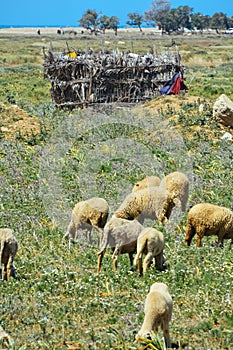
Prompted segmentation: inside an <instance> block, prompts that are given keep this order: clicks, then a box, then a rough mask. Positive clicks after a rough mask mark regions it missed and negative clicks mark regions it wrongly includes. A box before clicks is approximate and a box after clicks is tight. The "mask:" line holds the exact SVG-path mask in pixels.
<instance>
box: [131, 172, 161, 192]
mask: <svg viewBox="0 0 233 350" xmlns="http://www.w3.org/2000/svg"><path fill="white" fill-rule="evenodd" d="M160 182H161V180H160V178H159V177H158V176H147V177H145V178H144V179H142V180H141V181H138V182H137V183H136V184H135V185H134V187H133V189H132V192H135V191H138V190H142V189H143V188H147V187H154V186H159V185H160Z"/></svg>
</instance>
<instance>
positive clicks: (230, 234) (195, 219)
mask: <svg viewBox="0 0 233 350" xmlns="http://www.w3.org/2000/svg"><path fill="white" fill-rule="evenodd" d="M195 233H196V234H197V237H196V242H197V247H201V246H202V244H201V240H202V238H203V237H204V236H212V235H217V236H218V244H220V245H221V246H223V240H224V239H231V240H232V239H233V212H232V211H231V210H230V209H228V208H225V207H220V206H218V205H214V204H210V203H199V204H196V205H194V206H193V207H192V208H191V209H190V210H189V212H188V217H187V224H186V236H185V242H186V244H187V246H190V244H191V241H192V238H193V237H194V235H195Z"/></svg>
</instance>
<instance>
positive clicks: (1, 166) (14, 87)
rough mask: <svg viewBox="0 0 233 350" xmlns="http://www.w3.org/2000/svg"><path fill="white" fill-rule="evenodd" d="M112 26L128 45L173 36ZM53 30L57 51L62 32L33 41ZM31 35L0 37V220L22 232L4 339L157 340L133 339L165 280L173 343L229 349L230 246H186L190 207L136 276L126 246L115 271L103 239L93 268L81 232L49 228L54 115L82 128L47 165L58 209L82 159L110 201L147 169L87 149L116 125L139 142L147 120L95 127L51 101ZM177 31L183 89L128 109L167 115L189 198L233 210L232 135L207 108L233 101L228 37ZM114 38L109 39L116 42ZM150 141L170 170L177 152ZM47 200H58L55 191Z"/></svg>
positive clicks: (115, 343)
mask: <svg viewBox="0 0 233 350" xmlns="http://www.w3.org/2000/svg"><path fill="white" fill-rule="evenodd" d="M120 35H122V39H124V40H125V46H126V47H132V43H133V46H134V49H135V51H136V52H138V51H142V52H145V51H147V50H149V49H150V48H151V47H153V45H155V44H156V45H157V46H158V47H160V45H161V46H163V47H164V46H166V45H168V44H169V43H170V38H169V39H168V38H166V39H162V38H160V37H157V38H149V37H148V38H146V37H145V36H141V35H140V33H139V32H138V36H137V37H133V38H131V37H129V34H125V36H123V34H120V33H119V38H121V36H120ZM145 38H146V39H145ZM50 39H52V41H53V46H54V51H56V50H58V49H59V50H65V49H66V44H65V40H64V39H62V38H61V39H60V40H58V39H57V37H55V36H54V37H50V38H49V37H48V38H45V40H44V41H43V42H41V43H40V44H43V45H44V46H45V48H46V49H48V47H49V44H50ZM39 40H41V39H39V38H38V37H22V38H21V37H19V36H16V37H15V38H13V37H11V40H10V41H9V40H6V38H5V37H3V36H1V37H0V43H1V45H0V48H1V49H0V51H1V52H0V53H1V55H0V128H1V127H4V128H6V127H8V129H9V133H6V132H5V131H4V128H3V129H1V131H0V183H1V192H0V207H1V211H0V226H1V227H4V226H8V227H9V226H10V227H12V228H13V229H14V230H15V233H16V236H17V239H18V241H19V252H18V255H17V256H16V258H15V265H16V268H17V276H18V278H17V279H16V280H14V279H11V280H10V281H9V282H3V281H1V288H0V309H1V313H0V324H1V326H2V327H3V328H4V329H5V330H6V331H7V332H8V333H9V334H10V335H11V337H12V339H13V340H12V341H11V342H9V343H8V345H7V347H8V349H15V350H20V349H21V350H22V349H27V350H29V349H30V350H34V349H35V350H38V349H50V350H52V349H54V350H58V349H64V350H65V349H93V350H94V349H109V350H110V349H119V350H120V349H121V350H122V349H125V350H126V349H127V350H129V349H134V350H136V349H163V341H162V335H161V333H159V334H158V335H156V336H155V338H154V339H152V342H151V343H150V342H148V341H147V340H144V342H143V343H142V344H141V346H140V345H139V344H138V343H137V342H136V341H135V335H136V333H137V331H138V330H139V328H140V326H141V323H142V320H143V305H144V300H145V297H146V294H147V293H148V291H149V287H150V285H151V284H152V283H153V282H155V281H161V282H165V283H167V284H168V286H169V290H170V292H171V295H172V296H173V299H174V313H173V318H172V322H171V330H170V331H171V337H172V342H173V343H174V344H176V345H177V346H179V348H180V349H182V348H183V349H186V350H196V349H203V350H207V349H211V350H223V349H227V350H231V349H232V346H233V333H232V325H233V318H232V248H231V247H230V242H229V241H226V243H225V245H224V248H223V249H220V248H218V247H216V245H215V243H214V242H215V239H216V237H209V238H207V237H205V238H204V239H203V247H202V248H200V249H197V248H196V246H195V242H193V243H192V245H191V247H190V248H189V249H187V248H186V246H185V245H184V243H183V239H184V232H185V221H186V215H187V213H185V214H184V215H183V216H182V218H181V220H180V221H179V222H178V223H177V224H174V225H171V227H169V228H168V229H167V230H165V228H163V227H161V226H160V225H159V224H158V223H155V226H156V227H158V228H159V229H161V230H163V232H164V235H165V238H166V264H165V265H166V269H165V270H164V271H163V272H159V271H154V270H153V269H152V268H151V270H150V271H148V272H147V273H146V274H145V276H143V277H139V275H138V273H137V272H135V271H131V268H130V265H129V260H128V257H127V256H124V255H122V256H120V258H119V272H118V273H117V274H114V272H113V269H112V262H111V251H110V249H109V250H108V251H107V253H106V255H105V257H104V260H103V267H102V271H101V274H100V275H98V274H97V273H96V267H97V252H98V247H97V246H90V245H88V243H87V242H86V241H85V240H84V241H83V242H81V243H80V242H79V243H76V244H72V245H71V247H70V249H69V247H68V244H67V242H65V241H62V237H63V233H64V228H63V227H61V226H59V227H57V226H56V225H55V224H56V223H55V222H54V220H53V217H52V215H49V214H50V212H49V210H50V208H52V209H53V207H52V205H53V204H51V206H50V202H49V201H46V199H45V198H46V197H45V196H46V191H45V192H43V189H44V188H45V190H46V188H47V187H46V185H48V180H49V176H48V175H49V173H48V174H47V177H46V176H45V175H46V171H45V170H46V169H45V170H44V169H43V167H46V164H47V163H46V159H48V158H49V157H47V153H46V145H51V144H52V141H51V139H50V137H51V135H53V132H54V131H55V130H61V125H63V124H61V123H67V124H64V125H70V124H69V122H70V123H71V121H72V120H73V119H72V118H73V117H74V118H75V116H78V117H77V118H76V119H75V122H76V128H77V129H78V130H79V127H80V130H81V132H80V134H78V135H76V137H75V139H73V140H72V142H73V143H72V146H71V147H69V149H68V150H66V149H65V146H64V150H65V152H64V154H63V158H64V159H63V160H62V161H61V160H60V158H59V157H57V158H56V157H54V168H55V169H59V170H60V169H61V171H60V173H59V174H60V176H61V188H62V190H63V192H64V193H63V197H62V198H65V203H59V204H60V205H61V207H60V209H59V210H61V212H62V209H63V208H62V204H66V205H67V207H68V208H72V206H73V204H74V203H75V201H76V200H77V198H78V197H80V196H84V197H85V196H88V194H89V192H88V191H89V190H90V188H89V187H88V182H87V186H86V187H84V186H83V187H80V183H79V180H80V179H79V175H80V174H79V172H81V170H82V169H84V170H85V169H89V168H88V167H89V166H90V165H91V166H93V167H94V166H98V167H99V168H97V170H98V172H97V173H96V174H97V176H96V181H97V183H98V185H99V187H97V191H99V192H98V194H99V195H104V194H106V196H107V197H108V199H110V198H111V197H112V198H114V200H115V198H118V197H117V196H118V192H119V191H120V189H122V188H123V189H124V186H125V188H130V187H131V186H132V184H133V183H134V182H135V181H136V180H137V179H138V178H140V177H142V176H144V175H145V174H144V173H143V172H144V171H145V169H144V168H142V167H141V168H140V167H137V166H135V165H134V167H133V165H132V167H131V163H130V162H129V161H128V160H127V159H126V157H124V154H123V155H122V154H121V157H119V156H118V158H117V157H115V155H114V154H112V157H111V158H110V159H109V158H108V157H106V158H104V159H103V162H102V163H100V164H97V165H96V163H94V162H93V164H92V162H90V159H89V160H88V157H89V156H91V157H92V158H91V159H95V156H96V157H97V156H98V152H97V151H98V150H101V152H102V153H101V154H104V152H106V153H108V150H109V148H110V146H111V143H114V139H115V138H119V137H120V136H121V135H123V136H124V137H125V138H126V139H127V138H128V139H129V140H130V142H131V140H133V141H135V140H136V142H137V143H141V144H143V146H146V141H147V142H149V141H148V139H149V136H150V133H151V131H153V130H149V129H148V130H146V133H145V132H144V131H143V130H140V128H137V129H134V128H128V129H127V128H125V129H124V128H123V127H122V125H123V124H117V123H116V125H113V124H112V126H111V128H109V126H108V125H107V126H105V125H104V124H103V123H102V124H101V125H100V127H99V128H98V127H97V126H95V125H94V126H93V128H90V125H92V124H91V118H90V120H87V119H88V118H87V115H88V114H87V113H88V112H85V110H84V111H75V110H73V111H69V110H58V109H55V108H54V106H53V104H52V103H51V101H50V91H49V89H50V86H49V83H48V82H47V81H46V80H44V79H43V67H42V64H43V53H42V51H41V47H40V49H38V46H35V42H37V41H39ZM175 40H176V41H177V44H178V46H179V48H180V51H181V57H182V58H183V64H184V66H185V67H186V70H185V78H186V83H187V85H188V86H189V92H188V97H187V98H186V97H185V96H182V95H180V96H176V97H170V96H167V97H164V98H163V99H161V97H158V98H156V99H155V100H153V101H151V102H149V103H146V104H145V105H144V106H141V107H140V108H139V109H138V111H137V109H136V110H135V112H134V114H135V116H136V117H135V118H138V119H137V120H138V123H139V121H140V118H141V114H140V113H142V114H143V118H147V117H148V120H150V118H151V123H152V121H153V120H156V118H158V119H159V120H161V121H164V122H165V121H167V122H168V123H169V124H168V126H169V127H168V128H174V130H176V131H177V132H178V133H179V135H180V136H181V138H182V140H183V141H184V144H185V147H186V152H185V154H184V155H182V161H183V159H184V158H185V156H187V157H190V159H191V162H192V169H191V170H192V171H191V172H192V190H191V195H190V202H189V205H193V204H195V203H198V202H201V201H209V202H212V203H215V204H219V205H224V206H227V207H229V208H231V209H232V207H233V202H232V177H233V145H232V142H227V141H223V140H222V139H221V136H222V135H223V133H224V132H226V131H231V132H232V130H228V128H226V127H222V126H220V124H219V123H218V122H217V121H215V120H213V118H212V105H213V102H214V100H215V99H216V98H217V97H218V96H219V95H220V94H221V93H226V94H227V95H228V96H229V97H230V98H231V99H233V87H232V84H230V81H231V79H232V70H233V66H232V63H231V61H232V56H233V47H232V40H230V39H227V38H222V37H220V38H217V37H216V38H213V37H210V38H208V37H207V38H204V39H202V38H200V37H199V38H184V37H176V38H175ZM207 42H208V44H206V43H207ZM101 44H102V41H101V39H98V38H96V39H94V38H92V39H90V38H88V39H78V38H76V39H73V40H72V42H69V45H70V47H75V48H82V49H85V47H86V46H87V45H88V46H92V47H94V48H95V47H96V48H101ZM112 45H113V46H114V45H115V46H116V45H117V41H113V43H112ZM223 46H224V48H225V49H224V50H222V48H223ZM139 48H140V49H139ZM188 52H190V56H189V54H188ZM192 53H193V55H192ZM207 56H208V60H207V59H206V57H207ZM198 59H199V60H198ZM203 62H205V66H204V67H203V66H202V63H203ZM191 97H192V98H191ZM15 105H17V106H18V108H19V109H16V107H15ZM153 105H154V106H155V107H154V108H153ZM200 105H202V106H203V111H202V112H200V110H199V107H200ZM179 106H180V108H178V107H179ZM98 107H99V109H100V115H101V113H103V114H104V115H105V113H106V114H107V115H110V116H111V113H112V112H111V108H109V109H108V108H107V107H106V106H105V109H106V110H105V111H104V112H102V109H101V106H98ZM12 108H13V110H14V113H13V112H12ZM148 109H150V111H151V112H150V114H149V112H148ZM15 111H17V114H16V112H15ZM113 111H114V109H113ZM139 111H140V112H139ZM25 113H26V114H27V123H29V125H28V129H27V130H28V133H26V134H23V129H21V131H20V132H19V130H17V128H16V129H14V128H13V126H14V125H18V124H15V123H18V122H20V120H22V121H23V122H24V120H25V119H23V118H24V116H25ZM85 113H86V114H85ZM95 113H96V115H99V114H97V113H98V112H97V111H96V112H95V110H94V111H92V112H91V113H90V116H93V115H94V114H95ZM117 113H119V114H120V112H117ZM116 115H117V116H118V114H116ZM128 115H130V112H127V116H128ZM9 118H10V119H9ZM34 120H37V121H38V128H37V129H36V130H34V131H33V133H30V128H31V127H30V123H31V122H32V121H34ZM97 121H98V119H97ZM86 122H87V124H85V123H86ZM86 125H87V126H86ZM24 127H26V125H24ZM59 128H60V129H59ZM69 132H70V130H68V129H65V128H64V129H62V132H61V135H60V136H61V138H60V139H59V138H58V136H59V133H58V132H57V139H55V142H54V148H53V147H51V150H52V151H54V150H56V147H57V146H59V144H58V142H59V140H60V143H61V144H62V142H61V140H64V139H66V135H69ZM143 132H144V133H143ZM147 132H148V134H147ZM145 136H146V137H145ZM147 136H148V138H147ZM56 140H57V142H56ZM145 140H146V141H145ZM108 141H110V142H108ZM129 144H130V143H129ZM153 145H154V144H153ZM61 150H63V148H61ZM96 150H97V151H96ZM148 150H149V151H148V152H150V153H151V157H153V159H154V160H155V161H158V162H160V164H164V169H165V170H166V171H165V172H168V171H173V170H174V167H175V165H176V161H177V162H178V159H173V158H172V155H171V154H170V153H168V151H167V150H166V149H160V148H158V147H157V148H156V147H155V146H154V147H149V148H148ZM92 152H93V153H92ZM95 152H96V153H95ZM52 156H53V153H52ZM46 157H47V158H46ZM51 158H52V157H51ZM97 159H99V158H97ZM50 161H51V159H50ZM163 162H164V163H163ZM89 163H91V164H89ZM174 163H175V165H174ZM135 164H136V165H137V163H136V162H135ZM57 165H58V168H56V166H57ZM42 166H43V167H42ZM41 167H42V169H41ZM47 170H49V169H47ZM52 170H53V169H52ZM52 170H51V179H50V180H51V181H53V180H54V184H57V182H56V181H57V178H56V175H57V174H56V172H55V171H52ZM95 171H96V169H95ZM145 173H146V174H147V172H146V171H145ZM59 174H58V175H59ZM42 175H43V176H42ZM58 179H59V177H58ZM46 181H47V183H46ZM87 181H89V179H87ZM49 184H50V183H49ZM127 186H128V187H127ZM50 190H51V189H50ZM85 191H86V192H85ZM59 194H60V192H58V195H59ZM50 199H51V198H49V200H50ZM54 200H55V201H56V200H58V199H57V196H56V193H55V192H54ZM57 203H58V202H57ZM118 204H119V203H118ZM55 214H56V213H54V215H55ZM0 345H1V342H0Z"/></svg>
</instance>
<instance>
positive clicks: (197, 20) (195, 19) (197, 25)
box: [191, 12, 210, 32]
mask: <svg viewBox="0 0 233 350" xmlns="http://www.w3.org/2000/svg"><path fill="white" fill-rule="evenodd" d="M191 24H192V29H197V30H200V31H201V32H202V31H203V29H207V28H209V27H210V17H209V16H207V15H206V16H204V15H202V14H201V13H200V12H197V13H194V14H193V15H192V16H191Z"/></svg>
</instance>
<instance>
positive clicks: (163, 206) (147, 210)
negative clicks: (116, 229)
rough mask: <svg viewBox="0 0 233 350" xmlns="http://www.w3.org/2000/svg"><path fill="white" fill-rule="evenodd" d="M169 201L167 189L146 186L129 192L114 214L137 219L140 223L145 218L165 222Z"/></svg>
mask: <svg viewBox="0 0 233 350" xmlns="http://www.w3.org/2000/svg"><path fill="white" fill-rule="evenodd" d="M169 203H170V199H169V193H168V192H167V191H164V189H161V188H160V187H158V186H154V187H148V188H144V189H142V190H138V191H136V192H132V193H129V194H128V195H127V196H126V198H125V199H124V201H123V202H122V204H121V205H120V207H119V208H118V209H117V210H116V211H115V213H114V215H115V216H116V217H118V218H123V219H127V220H133V219H137V220H138V221H139V222H140V223H141V224H143V223H144V220H145V219H146V218H148V219H151V220H159V221H160V222H161V223H162V224H165V223H166V220H167V214H166V212H167V207H168V205H169Z"/></svg>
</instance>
